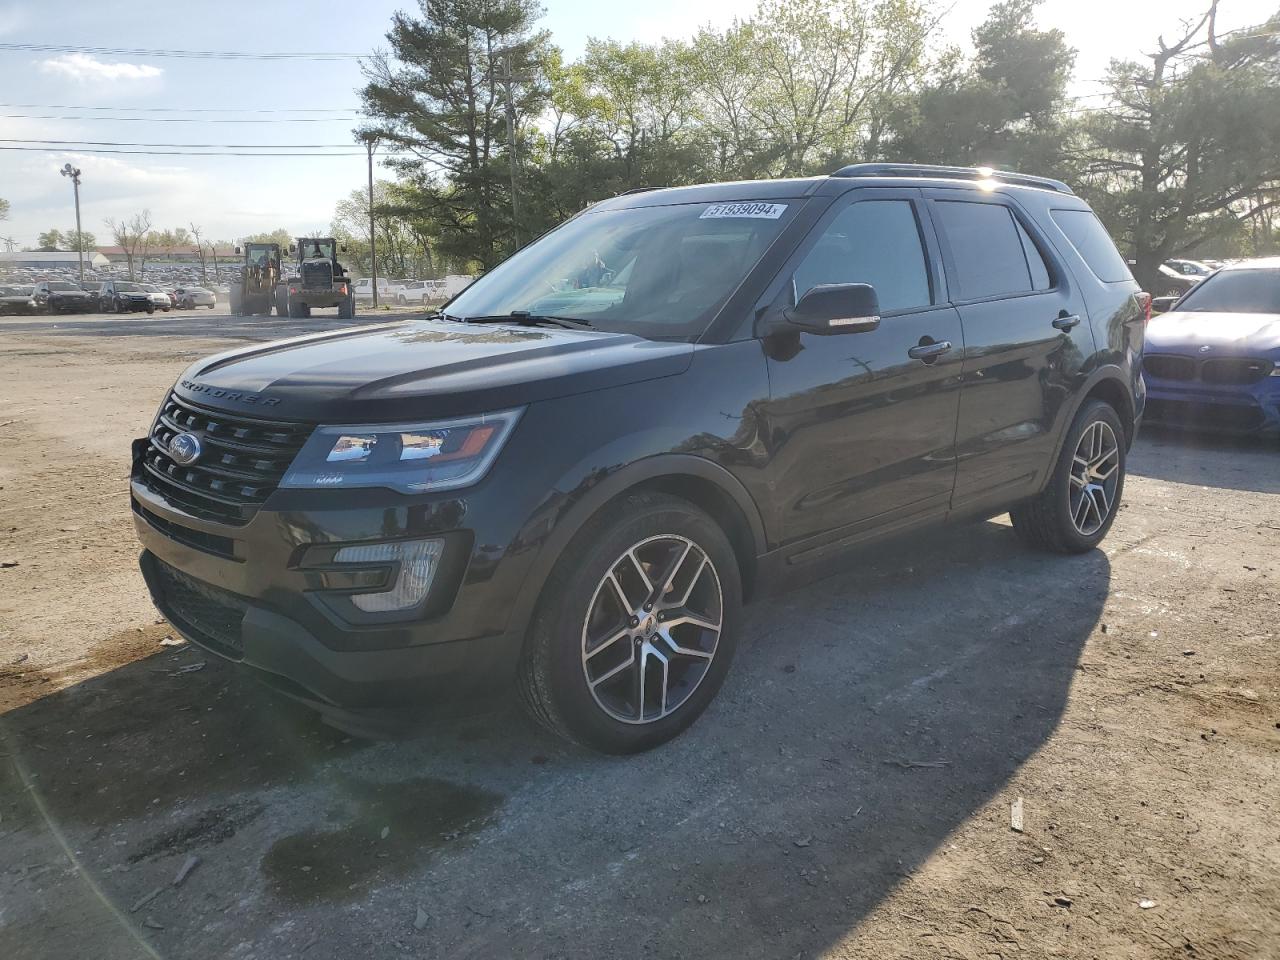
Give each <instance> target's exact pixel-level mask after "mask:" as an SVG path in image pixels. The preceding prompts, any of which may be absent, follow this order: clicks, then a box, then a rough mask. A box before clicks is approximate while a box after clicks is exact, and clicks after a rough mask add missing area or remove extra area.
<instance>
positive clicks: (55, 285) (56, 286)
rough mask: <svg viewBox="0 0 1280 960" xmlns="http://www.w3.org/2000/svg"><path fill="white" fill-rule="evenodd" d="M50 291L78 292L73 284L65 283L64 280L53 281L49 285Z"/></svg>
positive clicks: (77, 288)
mask: <svg viewBox="0 0 1280 960" xmlns="http://www.w3.org/2000/svg"><path fill="white" fill-rule="evenodd" d="M49 289H50V290H79V289H80V288H79V287H77V286H76V285H75V284H74V283H67V282H66V281H65V280H54V281H52V282H50V284H49Z"/></svg>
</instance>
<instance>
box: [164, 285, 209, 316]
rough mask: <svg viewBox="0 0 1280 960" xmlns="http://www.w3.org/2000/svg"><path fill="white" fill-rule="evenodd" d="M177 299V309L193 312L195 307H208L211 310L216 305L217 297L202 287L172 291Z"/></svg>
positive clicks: (181, 288) (180, 288) (179, 288)
mask: <svg viewBox="0 0 1280 960" xmlns="http://www.w3.org/2000/svg"><path fill="white" fill-rule="evenodd" d="M173 293H174V295H175V296H176V297H177V299H178V307H179V308H180V309H183V310H193V309H195V308H196V307H208V308H209V309H210V310H212V309H213V308H214V307H216V306H217V305H218V295H217V294H215V293H214V292H213V291H212V290H206V289H205V288H204V287H178V288H177V289H175V290H174V291H173Z"/></svg>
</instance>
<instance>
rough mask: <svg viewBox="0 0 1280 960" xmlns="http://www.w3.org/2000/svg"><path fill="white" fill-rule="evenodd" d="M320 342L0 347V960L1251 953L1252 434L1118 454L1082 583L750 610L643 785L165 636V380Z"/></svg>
mask: <svg viewBox="0 0 1280 960" xmlns="http://www.w3.org/2000/svg"><path fill="white" fill-rule="evenodd" d="M334 322H335V321H332V320H327V319H317V320H313V321H311V322H305V321H303V322H299V321H292V322H290V321H274V320H273V321H270V322H267V323H265V324H263V323H261V322H253V323H250V322H240V321H235V320H232V319H229V318H224V319H219V320H216V322H215V321H214V320H211V319H209V318H208V317H207V316H205V315H199V316H196V317H195V318H191V317H183V316H169V317H164V318H162V319H157V320H113V321H90V320H85V321H78V322H77V321H69V320H61V321H56V327H55V322H54V321H23V320H0V362H2V363H3V371H4V372H3V376H2V377H0V450H3V451H4V456H3V457H0V562H2V563H3V564H4V567H3V568H0V755H2V756H0V761H2V762H0V957H5V958H13V960H17V958H29V957H38V958H63V957H93V958H95V960H97V958H102V960H109V958H132V957H157V956H159V957H173V958H187V957H200V958H203V957H234V958H241V960H247V958H252V957H256V958H272V960H277V958H289V957H305V958H307V960H314V958H335V960H339V958H340V960H349V958H354V957H360V958H372V957H400V956H414V957H495V958H497V957H537V958H569V957H574V958H578V957H581V958H610V957H619V956H627V957H642V956H645V957H661V958H668V957H690V958H694V957H697V958H702V957H709V956H714V957H734V958H738V957H759V958H792V957H818V956H821V957H848V958H858V960H864V958H881V957H903V958H907V957H910V958H920V957H975V958H977V957H1006V958H1007V957H1041V956H1058V957H1072V958H1075V957H1081V958H1085V957H1098V958H1107V960H1112V958H1129V957H1141V958H1147V957H1162V958H1164V957H1175V956H1176V957H1196V958H1207V957H1215V958H1243V957H1277V956H1280V830H1277V826H1276V824H1277V822H1278V815H1280V776H1278V775H1280V652H1278V650H1277V639H1278V637H1280V449H1277V447H1276V445H1275V444H1274V443H1272V444H1268V445H1262V444H1248V443H1241V444H1228V443H1220V442H1210V441H1204V440H1200V441H1193V440H1188V439H1186V438H1182V437H1178V436H1174V435H1158V434H1154V433H1151V432H1148V433H1147V434H1146V435H1144V437H1143V438H1142V439H1141V440H1140V442H1139V444H1138V445H1137V447H1136V448H1135V449H1134V451H1133V454H1132V456H1131V460H1130V479H1129V485H1128V487H1127V489H1126V501H1127V502H1126V505H1125V509H1124V510H1123V512H1122V513H1121V514H1120V517H1119V520H1118V522H1117V523H1116V526H1115V528H1114V530H1113V532H1112V534H1111V536H1110V537H1109V539H1108V540H1107V541H1106V543H1105V544H1104V547H1105V549H1104V550H1099V551H1095V552H1094V553H1091V554H1088V555H1085V556H1080V557H1072V558H1065V559H1064V558H1058V557H1043V556H1038V555H1033V554H1029V553H1027V552H1026V551H1024V550H1023V549H1022V548H1021V547H1020V546H1019V545H1018V544H1017V543H1016V541H1015V539H1014V538H1013V536H1012V534H1011V531H1010V530H1009V528H1008V526H1007V524H1005V523H1004V522H1003V521H996V522H990V523H985V524H981V525H979V526H976V527H972V528H966V529H963V530H958V531H955V532H952V533H950V534H947V535H940V536H937V537H933V538H930V539H927V540H922V541H919V542H915V543H912V544H910V545H907V546H903V547H900V548H897V549H895V550H893V551H887V552H886V551H881V552H880V553H878V554H877V556H876V558H875V559H874V560H864V561H862V562H860V563H857V564H851V565H850V567H849V569H848V570H847V571H846V572H843V573H840V574H838V575H836V576H833V577H831V578H828V579H826V580H824V581H822V582H818V583H813V584H811V585H808V586H805V587H802V588H800V589H798V590H796V591H794V592H792V593H789V594H786V595H784V596H783V597H781V598H780V599H777V600H774V601H771V602H769V603H767V604H759V605H756V606H754V607H752V608H750V609H749V613H750V616H749V617H748V624H749V627H748V630H747V634H746V636H745V638H744V644H743V647H742V648H741V650H740V653H739V658H738V660H737V662H736V664H735V666H734V670H733V672H732V673H731V675H730V677H729V680H728V681H727V683H726V685H725V688H724V690H723V692H722V694H721V696H720V698H719V700H718V701H717V703H716V704H714V705H713V706H712V708H711V709H710V710H709V711H708V713H707V714H706V715H705V716H704V717H703V719H702V720H701V721H700V722H699V723H698V724H697V725H696V726H695V727H694V728H693V729H692V730H691V731H690V732H689V733H688V734H686V735H685V736H684V737H682V738H681V739H679V740H678V741H676V742H675V743H673V744H671V745H669V746H667V747H665V748H663V749H660V750H658V751H655V752H653V753H650V754H647V755H645V756H641V757H636V758H632V759H627V760H622V759H606V758H601V757H599V756H595V755H592V754H588V753H585V752H582V751H578V750H574V749H570V748H566V747H564V746H562V745H561V744H560V743H558V742H557V741H555V740H553V739H551V738H549V737H547V736H544V735H543V734H541V733H540V732H539V731H537V730H536V729H534V728H533V727H532V726H531V724H530V723H529V722H528V721H526V720H525V719H523V717H522V716H521V715H520V714H519V713H518V712H517V711H516V710H515V709H514V708H511V707H509V706H507V704H506V703H505V702H499V703H495V704H487V705H482V706H481V707H478V708H477V712H475V713H474V714H473V715H470V716H455V717H448V718H443V719H440V720H438V721H436V722H434V723H433V724H431V725H430V726H429V727H427V728H426V729H425V731H424V732H423V734H422V735H421V736H419V737H417V738H415V739H412V740H407V741H401V742H384V743H366V742H361V741H353V740H350V739H348V738H347V737H345V736H343V735H342V734H338V733H336V732H333V731H331V730H329V729H328V728H326V727H324V726H322V725H320V724H319V723H317V722H316V721H315V720H314V719H312V718H311V717H310V716H309V715H308V714H306V713H305V712H303V711H301V710H299V709H297V708H294V707H292V706H290V705H288V704H285V703H282V702H281V701H279V700H277V699H275V698H274V697H273V696H271V695H270V694H268V693H267V692H266V691H264V690H261V689H260V688H258V687H257V686H256V685H255V684H253V683H252V682H251V681H248V680H246V679H244V678H242V677H240V676H239V675H237V674H236V673H235V671H233V670H231V669H229V668H228V667H226V666H225V665H223V664H221V663H219V662H216V661H214V660H212V659H208V658H206V657H205V656H203V655H201V654H200V653H199V652H197V651H193V650H191V649H189V648H188V647H186V646H185V645H172V644H173V641H172V640H169V639H168V638H169V637H171V636H172V633H171V630H170V629H169V628H168V627H167V625H166V624H164V623H163V622H160V621H159V620H158V616H157V614H156V613H155V612H154V611H153V609H152V607H151V605H150V603H149V602H148V600H147V597H146V594H145V591H144V589H143V585H142V580H141V578H140V576H139V575H138V572H137V567H136V563H135V546H134V542H133V537H132V532H131V526H130V522H129V516H128V505H127V496H126V491H125V477H126V474H127V469H128V464H127V457H128V450H129V440H130V438H132V437H134V436H136V435H138V434H139V433H140V432H142V431H143V430H145V427H146V424H147V423H148V422H149V419H150V417H151V415H152V413H153V411H154V409H155V407H156V406H157V404H158V402H159V401H160V399H161V397H162V396H163V394H164V392H165V390H166V388H167V387H168V386H169V384H170V383H171V382H172V381H173V379H174V377H175V376H176V374H177V373H178V372H179V371H180V369H181V368H182V366H183V365H184V364H185V363H186V362H187V361H188V360H190V359H193V358H195V357H197V356H199V355H201V354H204V353H207V352H210V351H213V350H217V349H222V348H225V347H226V346H229V345H231V343H233V342H238V340H239V339H240V338H244V337H247V336H254V337H261V338H267V337H274V336H282V335H285V334H287V333H291V332H295V331H297V330H299V329H303V328H311V329H314V328H318V327H323V326H325V325H326V324H332V323H334ZM1019 799H1021V802H1022V806H1023V810H1024V812H1025V826H1024V830H1023V832H1021V833H1018V832H1014V831H1013V830H1011V829H1010V808H1011V804H1013V803H1015V802H1016V801H1018V800H1019ZM192 857H195V858H198V863H197V865H196V866H195V867H194V869H193V870H191V872H190V873H189V875H187V876H186V877H185V879H184V880H183V881H182V882H181V883H179V884H175V883H174V881H175V877H176V875H177V874H178V873H179V871H180V870H181V869H182V867H183V866H184V864H186V863H188V861H189V858H192Z"/></svg>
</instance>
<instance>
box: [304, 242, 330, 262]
mask: <svg viewBox="0 0 1280 960" xmlns="http://www.w3.org/2000/svg"><path fill="white" fill-rule="evenodd" d="M316 257H324V259H326V260H331V259H332V258H333V241H332V240H303V241H302V259H304V260H313V259H315V258H316Z"/></svg>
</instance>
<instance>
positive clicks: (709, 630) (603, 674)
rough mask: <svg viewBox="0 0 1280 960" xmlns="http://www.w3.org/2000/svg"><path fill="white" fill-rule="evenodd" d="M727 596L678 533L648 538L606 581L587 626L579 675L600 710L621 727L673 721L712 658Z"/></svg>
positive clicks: (709, 566) (701, 555) (707, 562)
mask: <svg viewBox="0 0 1280 960" xmlns="http://www.w3.org/2000/svg"><path fill="white" fill-rule="evenodd" d="M723 625H724V598H723V595H722V593H721V589H720V576H719V574H718V573H717V572H716V568H715V564H713V563H712V561H711V558H710V557H709V556H708V555H707V553H706V551H704V550H703V549H702V548H701V547H699V546H698V545H697V544H696V543H694V542H693V541H692V540H689V539H688V538H686V537H681V536H676V535H674V534H668V535H662V536H657V537H650V538H648V539H646V540H642V541H640V542H639V543H637V544H635V545H634V546H632V547H631V548H630V549H629V550H627V551H626V552H625V553H623V554H622V555H621V556H620V557H618V559H617V560H615V561H614V562H613V564H612V565H611V566H610V567H609V569H608V571H607V572H606V573H605V575H604V576H603V577H601V579H600V582H599V584H597V586H596V589H595V593H594V594H593V595H592V598H591V605H590V606H589V607H588V610H587V617H586V621H585V623H584V624H583V628H582V670H583V673H584V675H585V676H586V680H587V688H588V689H589V690H590V691H591V696H592V697H593V698H594V699H595V702H596V704H597V705H598V706H599V707H600V709H602V710H603V711H604V712H605V713H607V714H608V715H609V716H610V717H612V718H613V719H615V720H618V721H621V722H622V723H631V724H643V723H653V722H654V721H656V720H661V719H662V718H663V717H667V716H670V715H671V714H672V713H674V712H675V711H676V710H678V709H679V708H680V707H681V705H683V704H684V703H685V702H686V701H687V700H688V699H689V697H690V696H692V695H693V692H694V691H695V690H696V689H697V688H698V685H699V684H700V683H701V682H702V680H703V678H704V677H705V676H706V675H707V671H708V670H710V668H711V662H712V660H713V659H714V658H715V655H716V648H717V646H718V644H719V640H720V633H721V630H722V628H723Z"/></svg>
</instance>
